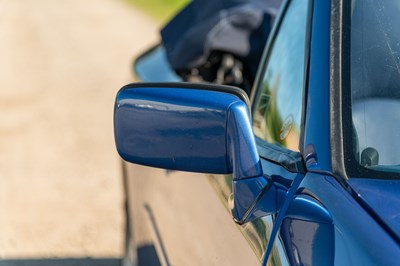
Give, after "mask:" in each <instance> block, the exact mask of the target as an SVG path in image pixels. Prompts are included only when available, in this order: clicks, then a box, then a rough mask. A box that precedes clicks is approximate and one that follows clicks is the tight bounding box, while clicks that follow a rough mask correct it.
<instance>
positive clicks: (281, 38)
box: [253, 0, 308, 151]
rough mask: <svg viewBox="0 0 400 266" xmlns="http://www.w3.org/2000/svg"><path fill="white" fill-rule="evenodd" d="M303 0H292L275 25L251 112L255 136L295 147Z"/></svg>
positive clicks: (303, 34)
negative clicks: (257, 94)
mask: <svg viewBox="0 0 400 266" xmlns="http://www.w3.org/2000/svg"><path fill="white" fill-rule="evenodd" d="M307 6H308V5H307V1H304V0H294V1H292V2H291V4H290V5H289V7H288V10H287V11H286V14H285V17H284V19H283V21H282V24H281V26H280V28H279V31H278V34H277V36H276V39H275V42H274V44H273V47H272V50H271V52H270V54H269V58H268V62H267V67H266V69H265V73H264V74H263V78H262V80H261V82H260V85H259V86H262V88H259V89H261V94H260V95H259V97H258V99H257V101H258V103H257V111H256V114H255V115H254V122H253V126H254V132H255V134H256V136H258V137H259V138H261V139H264V140H266V141H268V142H271V143H274V144H280V145H282V146H284V147H286V148H288V149H291V150H295V151H297V150H298V149H299V138H300V123H301V110H302V91H303V80H304V64H305V43H306V27H307V11H308V7H307Z"/></svg>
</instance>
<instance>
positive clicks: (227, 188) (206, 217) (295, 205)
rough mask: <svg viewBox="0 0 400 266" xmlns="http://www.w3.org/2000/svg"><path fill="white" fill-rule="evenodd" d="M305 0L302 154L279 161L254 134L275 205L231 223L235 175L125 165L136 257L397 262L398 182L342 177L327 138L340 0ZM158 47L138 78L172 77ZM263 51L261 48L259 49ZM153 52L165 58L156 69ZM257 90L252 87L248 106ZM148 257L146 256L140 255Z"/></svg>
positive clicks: (188, 261) (333, 116)
mask: <svg viewBox="0 0 400 266" xmlns="http://www.w3.org/2000/svg"><path fill="white" fill-rule="evenodd" d="M312 2H313V6H312V11H313V12H312V16H311V17H310V23H311V27H310V29H312V32H310V36H311V37H310V43H309V44H308V46H307V47H309V49H310V52H309V53H308V52H307V53H306V56H307V57H309V58H306V60H307V61H308V59H309V61H308V65H307V66H306V70H305V75H306V76H307V77H308V78H307V79H306V81H305V84H304V88H305V91H304V95H303V101H304V102H305V107H304V110H303V118H302V119H303V121H302V123H303V132H302V139H301V147H300V151H301V153H299V156H300V157H299V158H300V159H299V158H295V159H294V160H293V162H295V163H293V162H289V163H287V162H282V161H279V160H280V159H282V158H279V156H271V152H270V151H271V150H268V147H263V144H262V143H261V142H259V140H257V148H258V153H259V155H260V160H261V166H262V169H263V175H264V176H266V177H268V178H269V179H270V180H272V182H273V186H271V187H272V188H269V189H274V191H275V192H276V193H275V194H274V195H276V198H275V199H274V200H275V201H276V206H277V208H276V210H274V211H270V212H268V211H265V210H264V209H263V208H262V207H263V206H267V205H268V204H270V203H271V201H272V200H271V199H268V198H264V199H261V200H260V202H259V203H258V204H259V205H258V207H259V208H258V209H257V206H256V211H255V215H254V216H252V217H250V218H251V219H249V221H246V222H245V223H243V224H241V225H238V224H235V223H234V221H233V219H232V215H231V213H230V211H231V208H232V201H233V197H234V196H233V194H234V191H233V190H234V188H233V186H232V184H233V183H234V182H233V181H234V180H233V176H232V175H230V174H227V175H217V174H214V175H211V174H192V173H187V172H178V171H169V170H161V169H155V168H149V167H143V166H139V165H133V164H125V167H126V186H127V197H128V202H129V204H128V205H129V206H128V208H129V210H128V212H129V213H130V214H131V215H132V224H131V229H132V236H131V237H132V241H133V242H134V246H135V247H136V248H137V262H138V265H160V264H161V265H259V264H260V262H261V263H262V264H263V265H396V264H399V261H400V260H399V257H400V255H399V254H400V246H399V231H400V229H399V228H400V226H399V219H398V213H399V212H400V209H399V208H398V206H397V205H399V204H398V203H399V199H398V198H399V197H398V192H399V190H400V186H399V182H398V181H388V180H373V179H349V180H348V179H347V176H346V174H345V173H343V172H340V171H337V165H339V164H342V163H337V162H336V161H335V160H337V159H338V158H339V159H340V158H341V159H342V160H343V154H341V153H340V149H339V148H338V147H342V145H343V143H342V142H341V140H340V138H338V137H337V136H332V134H334V133H335V132H337V131H335V130H336V129H334V128H333V127H332V121H336V122H337V121H338V119H339V118H338V117H339V116H340V115H341V114H339V113H337V112H333V111H332V110H337V109H335V108H336V105H337V104H338V103H337V102H336V101H338V100H340V99H337V98H335V97H334V95H333V94H334V93H333V92H335V91H337V90H339V89H340V88H339V87H338V84H339V83H338V82H337V80H336V79H337V78H340V77H339V76H336V75H337V71H338V70H337V69H332V63H333V62H334V60H336V59H337V57H338V55H337V53H340V49H337V48H335V47H332V46H333V45H334V44H337V41H338V40H337V39H338V38H340V37H341V36H339V35H340V34H339V33H337V32H336V31H335V30H336V28H334V27H332V23H336V19H340V16H338V14H337V13H338V12H339V13H340V8H343V6H342V2H341V1H339V0H332V1H324V0H314V1H312ZM286 3H290V1H286ZM338 10H339V11H338ZM281 15H284V12H281ZM278 21H279V19H278ZM275 31H279V27H275ZM337 34H338V35H337ZM272 39H273V36H272V37H271V39H270V40H269V43H271V41H272ZM267 49H268V45H267ZM164 53H165V51H163V48H162V47H158V48H155V49H153V50H152V51H151V52H150V53H148V54H146V55H145V56H143V57H141V58H139V59H138V60H139V61H140V62H145V63H144V64H143V65H142V66H143V67H136V71H137V74H138V75H139V76H140V77H141V79H142V80H143V81H152V82H153V81H163V82H165V81H176V80H179V77H176V76H175V75H173V74H171V69H170V67H169V66H168V63H167V61H166V57H165V54H164ZM267 59H268V51H267V52H265V54H264V56H263V60H267ZM158 60H161V61H163V63H161V64H160V65H158V66H157V67H155V68H153V65H154V64H155V62H158ZM260 65H262V64H260ZM159 67H161V68H159ZM263 70H264V67H261V68H260V72H262V71H263ZM164 71H165V72H164ZM260 75H261V74H260V73H259V75H258V76H260ZM257 82H260V79H259V78H258V81H257ZM255 87H257V86H255ZM256 98H257V92H253V95H252V99H253V103H252V106H251V107H252V108H251V110H253V112H254V110H255V106H254V101H255V99H256ZM333 107H335V108H333ZM332 132H333V133H332ZM267 146H268V145H267ZM278 152H280V151H278ZM290 155H292V154H289V155H288V154H286V155H285V156H286V158H285V159H287V158H288V157H290ZM281 156H283V155H282V154H281ZM340 156H342V157H340ZM296 160H297V161H296ZM302 164H303V165H304V167H302V166H301V165H302ZM293 165H295V166H293ZM270 195H272V194H270ZM262 200H265V201H264V202H263V201H262ZM267 201H268V202H267ZM389 201H390V204H387V205H385V203H386V202H389ZM266 202H267V203H266ZM221 203H222V204H221ZM396 204H397V205H396ZM143 250H145V251H147V253H146V252H142V251H143ZM149 258H153V259H154V260H153V262H152V263H150V262H149V261H146V259H149Z"/></svg>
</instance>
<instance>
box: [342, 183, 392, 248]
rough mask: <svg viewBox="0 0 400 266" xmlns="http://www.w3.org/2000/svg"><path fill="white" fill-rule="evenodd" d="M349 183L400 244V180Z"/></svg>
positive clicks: (361, 200)
mask: <svg viewBox="0 0 400 266" xmlns="http://www.w3.org/2000/svg"><path fill="white" fill-rule="evenodd" d="M348 183H349V185H350V187H351V188H352V189H353V191H354V194H355V195H356V197H357V198H358V199H359V201H360V202H361V204H362V205H363V206H364V207H365V208H366V209H367V210H369V211H370V213H371V214H372V215H373V216H374V217H376V219H377V220H379V221H380V222H381V223H382V224H383V225H384V226H385V227H387V228H388V231H389V232H390V233H391V234H392V235H393V237H395V238H396V239H397V241H398V242H400V241H399V240H400V197H399V195H400V180H379V179H371V178H368V179H365V178H352V179H350V180H349V182H348Z"/></svg>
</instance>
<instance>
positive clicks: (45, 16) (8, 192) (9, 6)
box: [0, 0, 158, 265]
mask: <svg viewBox="0 0 400 266" xmlns="http://www.w3.org/2000/svg"><path fill="white" fill-rule="evenodd" d="M157 39H158V33H157V25H155V23H154V22H152V21H151V20H150V19H149V18H147V17H145V16H143V15H141V14H140V13H139V12H137V11H135V10H133V9H132V8H129V7H128V6H126V5H125V4H124V2H123V1H118V0H114V1H112V0H85V1H82V0H65V1H54V0H0V40H1V41H0V258H2V259H5V258H6V259H10V258H16V259H23V258H33V261H35V260H34V259H35V258H43V257H59V258H79V257H86V256H90V257H96V258H115V257H118V256H120V254H121V250H122V242H123V241H122V238H123V233H122V228H123V217H122V187H121V180H120V169H119V161H118V158H117V155H116V153H115V150H114V143H113V133H112V108H113V100H114V95H115V93H116V91H117V90H118V89H119V87H121V86H122V85H123V84H124V83H126V82H129V81H131V75H130V72H129V67H130V63H131V60H132V58H133V57H134V56H135V55H137V54H138V53H140V52H141V51H143V50H144V49H146V47H148V46H149V45H150V44H153V43H154V42H156V41H157ZM27 261H30V260H27ZM36 261H37V260H36ZM56 261H57V260H56ZM61 261H63V260H62V259H60V260H59V261H58V262H61ZM67 261H68V260H67ZM86 262H87V261H86ZM0 263H1V261H0ZM39 263H40V260H39ZM3 264H4V262H3ZM3 264H2V265H3ZM16 265H17V264H16ZM21 265H25V264H21ZM35 265H37V264H35ZM65 265H67V264H65ZM68 265H69V264H68Z"/></svg>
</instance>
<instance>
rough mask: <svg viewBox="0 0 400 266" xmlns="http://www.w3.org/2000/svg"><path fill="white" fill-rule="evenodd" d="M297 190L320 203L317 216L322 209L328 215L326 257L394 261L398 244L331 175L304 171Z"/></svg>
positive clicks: (346, 260) (357, 262)
mask: <svg viewBox="0 0 400 266" xmlns="http://www.w3.org/2000/svg"><path fill="white" fill-rule="evenodd" d="M297 194H298V195H302V196H303V195H306V196H307V197H309V198H310V199H313V201H314V202H315V203H318V204H319V205H320V206H319V208H320V209H321V210H320V215H319V217H321V218H322V217H325V212H328V213H329V214H330V216H331V217H332V224H333V226H334V247H332V248H331V250H332V251H333V252H330V253H331V254H332V255H331V256H332V257H331V258H329V259H328V260H327V261H331V262H334V264H335V265H397V264H398V259H399V254H400V247H399V245H398V244H397V243H396V241H395V240H394V239H393V238H392V237H391V236H390V234H388V232H387V231H385V230H384V229H383V228H382V227H381V226H380V225H379V224H378V223H377V221H376V220H375V219H374V218H373V217H371V215H370V214H369V213H368V212H367V211H366V210H365V209H364V208H363V207H362V206H361V205H360V204H359V203H358V202H357V201H356V200H355V199H354V197H353V195H352V194H351V193H349V191H348V190H346V189H345V188H344V187H343V186H342V185H340V183H339V182H338V181H337V180H336V179H335V178H334V177H332V176H328V175H321V174H315V173H308V174H307V175H306V176H305V178H304V180H303V181H302V183H301V184H300V187H299V189H298V192H297ZM305 207H306V208H309V206H308V207H307V206H305ZM312 216H314V217H315V215H312ZM302 220H306V219H304V217H302ZM318 220H319V221H318V222H319V223H320V222H322V221H323V220H321V219H320V218H318ZM316 222H317V221H316ZM310 226H313V225H310ZM307 227H308V225H307V224H305V225H304V226H303V227H300V228H298V230H299V231H302V230H308V229H307ZM329 241H330V240H329ZM317 243H318V242H316V244H317ZM321 244H323V242H322V243H321ZM320 254H321V255H320V256H325V255H326V254H325V253H324V252H322V253H320Z"/></svg>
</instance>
